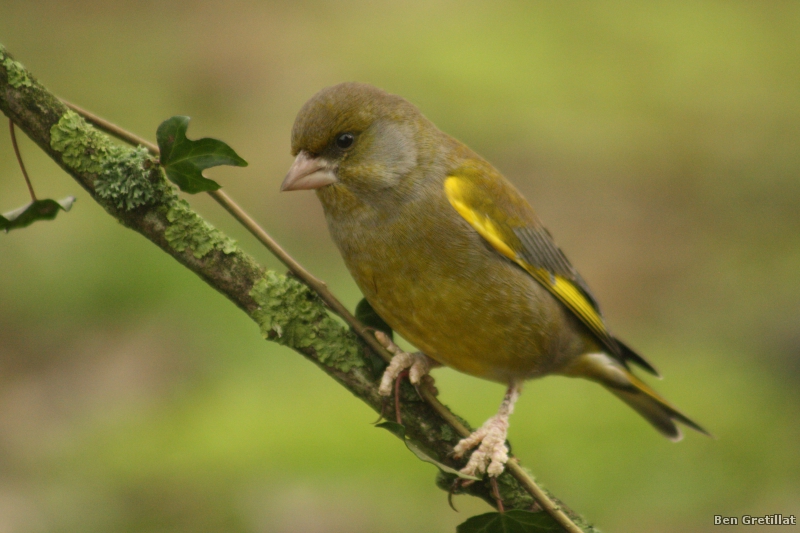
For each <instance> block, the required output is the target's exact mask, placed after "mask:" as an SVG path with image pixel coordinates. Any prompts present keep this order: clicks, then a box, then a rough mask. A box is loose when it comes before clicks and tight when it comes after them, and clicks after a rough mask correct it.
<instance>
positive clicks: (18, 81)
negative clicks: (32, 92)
mask: <svg viewBox="0 0 800 533" xmlns="http://www.w3.org/2000/svg"><path fill="white" fill-rule="evenodd" d="M0 60H2V62H3V66H4V67H5V69H6V72H7V73H8V84H9V85H11V86H12V87H14V88H15V89H19V88H20V87H30V86H32V85H33V80H31V78H30V76H28V71H27V70H25V67H23V66H22V63H20V62H19V61H14V60H13V59H11V58H10V57H8V56H7V55H5V54H3V53H2V51H0Z"/></svg>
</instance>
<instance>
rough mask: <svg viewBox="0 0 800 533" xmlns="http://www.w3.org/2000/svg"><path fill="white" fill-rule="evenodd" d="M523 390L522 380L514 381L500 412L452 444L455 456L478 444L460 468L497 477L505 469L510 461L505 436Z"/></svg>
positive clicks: (468, 473) (468, 471)
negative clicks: (510, 416) (467, 460)
mask: <svg viewBox="0 0 800 533" xmlns="http://www.w3.org/2000/svg"><path fill="white" fill-rule="evenodd" d="M521 392H522V382H515V383H512V384H511V385H509V387H508V390H506V395H505V397H504V398H503V403H501V404H500V409H498V410H497V414H496V415H494V416H493V417H491V418H490V419H489V420H487V421H486V422H484V424H483V425H482V426H481V427H480V428H478V429H477V430H476V431H473V432H472V435H470V436H469V437H466V438H464V439H461V441H459V443H458V444H456V446H455V447H454V448H453V453H454V455H455V457H456V458H460V457H462V456H463V455H464V454H465V453H466V452H467V451H469V450H471V449H472V448H475V447H476V446H478V445H479V444H480V446H478V449H477V450H475V451H474V452H472V455H471V456H470V458H469V462H468V463H467V466H465V467H464V468H462V469H461V472H463V473H464V474H467V475H469V476H478V477H480V475H481V474H483V473H484V472H486V473H487V474H489V475H490V476H491V477H497V476H499V475H500V474H502V473H503V470H504V469H505V466H506V463H507V462H508V447H507V446H506V436H507V435H508V417H509V415H511V413H513V412H514V404H515V403H516V401H517V399H518V398H519V395H520V393H521Z"/></svg>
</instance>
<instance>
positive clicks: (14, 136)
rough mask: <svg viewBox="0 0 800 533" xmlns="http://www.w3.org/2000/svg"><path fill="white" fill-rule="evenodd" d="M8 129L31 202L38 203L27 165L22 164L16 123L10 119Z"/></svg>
mask: <svg viewBox="0 0 800 533" xmlns="http://www.w3.org/2000/svg"><path fill="white" fill-rule="evenodd" d="M8 129H9V130H11V144H12V145H13V146H14V153H15V154H17V161H18V162H19V168H20V170H22V175H23V176H24V177H25V183H27V184H28V192H29V193H31V201H33V202H35V201H36V193H35V192H33V185H32V184H31V179H30V178H29V177H28V171H27V170H25V163H23V162H22V155H20V153H19V146H18V145H17V134H16V133H15V132H14V122H13V121H12V120H11V119H8Z"/></svg>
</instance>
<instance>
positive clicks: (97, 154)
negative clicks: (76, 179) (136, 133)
mask: <svg viewBox="0 0 800 533" xmlns="http://www.w3.org/2000/svg"><path fill="white" fill-rule="evenodd" d="M50 146H51V147H52V148H53V150H56V151H58V152H61V159H62V160H63V161H64V163H65V164H66V165H67V166H68V167H70V168H72V169H74V170H76V171H79V172H85V173H89V174H100V173H101V172H102V171H103V165H104V164H105V163H107V162H108V161H109V160H114V159H117V158H118V157H120V156H122V155H123V154H124V152H125V150H127V149H126V148H124V147H122V146H120V145H118V144H114V143H113V142H111V140H110V139H109V138H108V137H106V136H105V135H103V134H102V133H100V132H99V131H97V130H96V129H94V128H93V127H92V126H90V125H89V124H87V123H86V121H85V120H83V118H81V116H80V115H78V114H77V113H75V112H74V111H67V112H66V113H64V114H63V115H62V116H61V118H60V119H59V121H58V123H57V124H54V125H53V127H52V128H50Z"/></svg>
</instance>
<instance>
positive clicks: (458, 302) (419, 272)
mask: <svg viewBox="0 0 800 533" xmlns="http://www.w3.org/2000/svg"><path fill="white" fill-rule="evenodd" d="M445 202H446V200H445ZM324 204H325V202H323V205H324ZM443 209H449V210H452V208H451V207H450V205H449V204H440V205H427V206H426V205H418V206H414V205H411V206H404V207H401V208H400V209H398V210H396V211H394V212H388V213H387V212H385V211H379V210H372V209H370V208H368V207H365V206H362V207H361V208H360V209H357V210H350V212H348V213H345V212H343V211H340V210H337V209H329V208H327V206H326V209H325V211H326V217H327V220H328V226H329V229H330V232H331V235H332V237H333V240H334V241H335V243H336V245H337V247H338V248H339V251H340V252H341V254H342V257H343V258H344V261H345V264H346V265H347V268H348V270H349V271H350V273H351V275H352V276H353V278H354V279H355V281H356V283H357V285H358V286H359V288H360V289H361V291H362V292H363V294H364V296H365V297H366V298H367V300H368V301H369V302H370V304H371V305H372V307H373V308H374V309H375V311H376V312H377V313H378V314H379V315H380V316H381V317H382V318H383V319H384V320H385V321H386V322H387V323H388V324H389V325H390V326H391V327H392V329H394V330H395V331H397V332H398V333H399V334H400V335H402V336H403V337H404V338H406V339H407V340H408V341H409V342H411V343H412V344H414V345H415V346H416V347H417V348H419V349H420V350H421V351H422V352H423V353H425V354H426V355H428V356H429V357H431V358H433V359H435V360H437V361H439V362H440V363H442V364H444V365H446V366H450V367H452V368H455V369H456V370H459V371H462V372H465V373H467V374H471V375H474V376H478V377H482V378H485V379H490V380H493V381H499V382H502V383H508V382H510V381H512V380H517V379H524V378H530V377H535V376H537V375H542V374H544V373H547V372H550V371H552V370H554V368H555V367H557V366H559V364H561V361H562V360H565V359H568V358H569V357H571V356H572V354H573V352H576V351H580V350H581V347H580V346H578V345H579V344H580V337H579V336H578V335H576V333H575V331H574V328H573V327H571V325H572V322H570V319H571V317H569V316H567V314H566V311H565V309H564V308H563V306H562V305H561V304H560V303H559V302H557V301H556V300H555V299H554V298H553V297H552V296H551V295H550V294H549V293H548V292H547V291H546V290H545V289H544V288H543V287H542V286H541V285H539V284H538V283H537V282H536V281H535V280H533V278H531V277H530V276H529V275H528V274H527V273H525V272H524V271H523V270H522V269H520V268H519V267H517V266H516V265H514V264H513V263H511V262H510V261H508V260H507V259H505V258H503V257H501V256H500V255H499V254H497V253H496V252H494V250H492V249H490V248H489V246H488V245H487V244H486V243H485V242H484V241H483V240H482V238H481V237H480V236H479V235H478V234H477V233H476V232H475V231H474V230H472V228H471V227H469V226H468V224H466V222H464V221H463V220H461V219H460V218H459V217H458V215H457V214H456V213H455V211H453V212H452V213H450V212H448V211H444V212H442V210H443ZM445 215H447V216H445Z"/></svg>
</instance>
